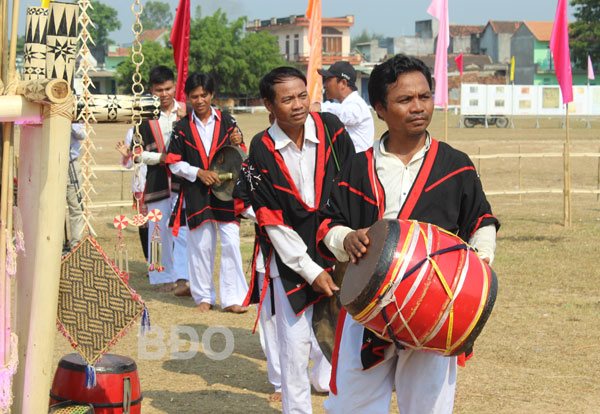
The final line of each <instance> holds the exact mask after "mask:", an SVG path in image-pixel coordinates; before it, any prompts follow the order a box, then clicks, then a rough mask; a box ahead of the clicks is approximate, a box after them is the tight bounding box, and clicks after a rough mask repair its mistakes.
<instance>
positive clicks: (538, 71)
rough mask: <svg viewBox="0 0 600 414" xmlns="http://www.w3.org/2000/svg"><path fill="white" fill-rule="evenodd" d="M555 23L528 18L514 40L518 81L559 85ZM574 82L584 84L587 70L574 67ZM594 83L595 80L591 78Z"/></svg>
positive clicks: (516, 79) (530, 83)
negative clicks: (553, 40) (553, 48)
mask: <svg viewBox="0 0 600 414" xmlns="http://www.w3.org/2000/svg"><path fill="white" fill-rule="evenodd" d="M553 26H554V22H533V21H525V22H523V24H522V25H521V27H519V30H517V32H516V33H515V34H514V35H513V37H512V39H511V49H512V52H513V56H514V57H515V84H517V85H557V84H558V81H557V79H556V74H555V73H554V60H553V59H552V53H551V51H550V37H551V36H552V27H553ZM572 72H573V84H574V85H585V84H586V83H587V71H585V70H582V69H578V68H575V67H573V69H572ZM591 83H592V84H595V82H594V81H591Z"/></svg>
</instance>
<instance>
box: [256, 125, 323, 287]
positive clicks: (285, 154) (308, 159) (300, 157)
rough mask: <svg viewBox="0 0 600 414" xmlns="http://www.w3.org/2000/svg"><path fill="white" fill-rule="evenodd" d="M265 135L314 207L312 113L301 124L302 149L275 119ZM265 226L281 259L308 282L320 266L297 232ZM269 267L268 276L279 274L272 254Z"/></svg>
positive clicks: (262, 267) (275, 226) (261, 265)
mask: <svg viewBox="0 0 600 414" xmlns="http://www.w3.org/2000/svg"><path fill="white" fill-rule="evenodd" d="M269 134H270V135H271V137H273V140H274V141H275V149H276V150H278V151H279V153H280V154H281V156H282V158H283V160H284V161H285V164H286V166H287V168H288V170H289V172H290V175H291V177H292V180H293V181H294V184H295V185H296V188H298V191H299V192H300V196H301V197H302V200H303V201H304V202H305V203H306V204H307V205H308V206H309V207H315V159H316V151H317V144H318V143H319V139H318V138H317V134H316V126H315V122H314V120H313V118H312V116H309V117H308V118H307V119H306V122H305V123H304V144H303V145H302V149H299V148H298V147H297V146H296V144H295V143H294V142H293V141H292V140H291V139H290V138H289V137H288V136H287V135H286V134H285V132H283V130H282V129H281V128H280V127H279V125H277V121H275V123H273V125H272V126H271V127H270V128H269ZM246 211H248V210H246ZM265 229H266V232H267V234H268V236H269V239H270V240H271V243H273V246H274V247H275V250H277V254H278V255H279V258H280V259H281V261H282V262H283V263H284V264H285V265H286V266H288V267H289V268H290V269H292V270H293V271H294V272H296V273H298V274H299V275H300V276H301V277H302V278H303V279H304V280H306V281H307V282H308V283H309V284H312V283H313V282H314V280H315V279H316V278H317V276H318V275H319V274H320V273H321V272H322V271H323V268H322V267H321V266H319V265H318V264H317V263H315V261H314V260H313V259H312V258H311V257H310V256H309V255H308V253H307V251H308V248H307V247H306V244H305V243H304V241H303V240H302V238H301V237H300V236H299V235H298V233H296V232H295V231H294V230H292V229H290V228H288V227H284V226H277V225H269V226H266V227H265ZM256 270H257V271H259V272H264V266H263V264H262V260H261V261H260V262H259V261H257V269H256ZM270 270H271V277H277V276H279V270H278V269H277V263H276V261H275V256H273V257H271V263H270Z"/></svg>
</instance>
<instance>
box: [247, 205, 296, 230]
mask: <svg viewBox="0 0 600 414" xmlns="http://www.w3.org/2000/svg"><path fill="white" fill-rule="evenodd" d="M255 214H256V221H257V222H258V223H259V225H260V226H261V227H264V226H284V227H288V228H289V227H290V226H288V225H287V224H285V223H284V222H283V212H282V211H281V210H269V209H268V208H266V207H261V208H259V209H258V210H256V212H255Z"/></svg>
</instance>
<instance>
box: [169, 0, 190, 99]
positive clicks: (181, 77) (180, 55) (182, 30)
mask: <svg viewBox="0 0 600 414" xmlns="http://www.w3.org/2000/svg"><path fill="white" fill-rule="evenodd" d="M190 15H191V14H190V0H180V1H179V7H177V13H176V14H175V22H173V29H172V30H171V44H172V45H173V58H174V59H175V67H176V68H177V87H176V88H175V99H176V100H177V101H179V102H185V101H186V98H185V92H184V86H185V80H186V79H187V75H188V59H189V55H190Z"/></svg>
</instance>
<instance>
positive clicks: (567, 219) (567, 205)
mask: <svg viewBox="0 0 600 414" xmlns="http://www.w3.org/2000/svg"><path fill="white" fill-rule="evenodd" d="M565 108H566V109H565V128H566V130H567V135H566V139H565V148H564V157H563V158H564V167H565V177H564V225H565V227H569V226H570V225H571V148H570V147H571V136H570V133H569V104H566V105H565Z"/></svg>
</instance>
